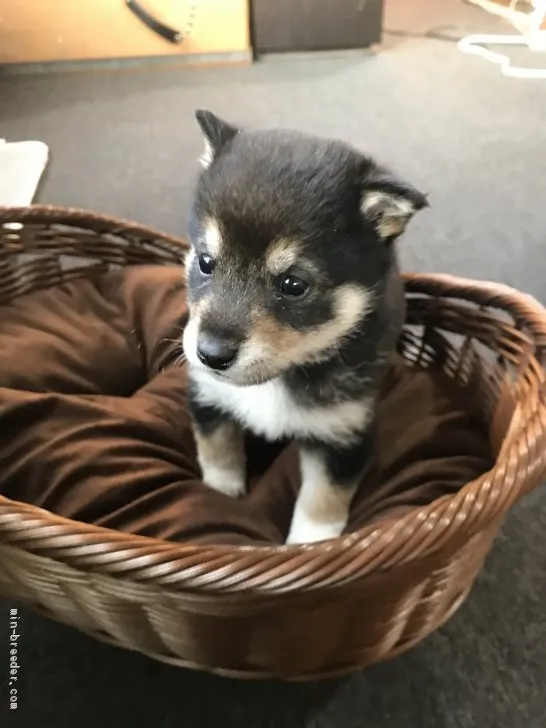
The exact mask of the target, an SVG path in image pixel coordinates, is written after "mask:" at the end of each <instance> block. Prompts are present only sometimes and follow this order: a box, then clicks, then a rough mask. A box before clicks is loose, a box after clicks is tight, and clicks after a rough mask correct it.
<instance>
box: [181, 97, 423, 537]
mask: <svg viewBox="0 0 546 728" xmlns="http://www.w3.org/2000/svg"><path fill="white" fill-rule="evenodd" d="M197 119H198V122H199V125H200V127H201V130H202V132H203V134H204V137H205V153H204V155H203V158H202V162H203V166H204V170H203V171H202V173H201V174H200V177H199V180H198V183H197V188H196V192H195V198H194V203H193V208H192V217H191V226H190V237H191V243H192V247H191V251H190V253H189V255H188V259H187V277H188V287H189V306H190V318H189V322H188V325H187V327H186V329H185V332H184V351H185V354H186V357H187V361H188V365H189V372H190V382H191V387H190V392H191V396H190V400H191V408H192V414H193V418H194V422H195V437H196V442H197V449H198V455H199V463H200V466H201V469H202V474H203V479H204V481H205V483H207V485H208V486H210V487H211V488H215V489H216V490H219V491H221V492H222V493H225V494H226V495H229V496H233V497H237V496H240V495H242V494H243V493H244V491H245V455H244V449H243V428H248V429H250V430H252V431H254V432H255V433H256V434H258V435H261V436H263V437H265V438H267V439H269V440H274V439H284V438H292V439H295V440H296V441H297V442H298V444H299V448H300V458H301V490H300V493H299V496H298V499H297V503H296V507H295V511H294V515H293V519H292V524H291V527H290V532H289V534H288V538H287V541H288V542H289V543H301V542H310V541H320V540H323V539H328V538H333V537H335V536H338V535H339V534H340V533H341V532H342V530H343V528H344V527H345V525H346V523H347V518H348V513H349V507H350V504H351V500H352V498H353V495H354V493H355V490H356V487H357V484H358V481H359V478H360V477H361V475H362V473H363V471H364V470H365V467H366V464H367V463H368V461H369V459H370V456H371V454H372V450H373V447H374V411H375V400H376V397H377V395H378V391H379V388H380V386H381V383H382V379H383V377H384V375H385V373H386V370H387V367H388V364H389V359H390V356H391V354H392V352H393V350H394V348H395V345H396V341H397V338H398V336H399V332H400V328H401V325H402V322H403V319H404V296H403V290H402V284H401V281H400V278H399V274H398V270H397V266H396V259H395V250H394V242H395V240H396V238H397V237H398V236H399V235H400V234H401V233H402V232H403V230H404V229H405V227H406V225H407V223H408V221H409V220H410V218H411V217H412V215H413V214H414V213H415V212H416V211H417V210H419V209H421V208H422V207H424V206H425V205H426V201H425V198H424V197H423V195H422V194H420V193H419V192H417V191H416V190H415V189H413V188H412V187H410V186H409V185H407V184H405V183H403V182H401V181H400V180H398V179H395V178H394V177H393V176H392V175H391V174H390V173H388V172H387V171H386V170H385V169H383V168H381V167H379V166H378V165H377V164H376V163H374V162H373V160H371V159H370V158H369V157H367V156H364V155H363V154H361V153H359V152H358V151H356V150H355V149H352V148H351V147H350V146H347V145H345V144H343V143H341V142H338V141H332V140H327V139H321V138H317V137H313V136H310V135H306V134H301V133H297V132H293V131H282V130H275V131H246V130H243V129H238V128H235V127H233V126H231V125H230V124H228V123H226V122H224V121H222V120H220V119H218V118H217V117H216V116H214V115H213V114H211V113H210V112H205V111H199V112H197Z"/></svg>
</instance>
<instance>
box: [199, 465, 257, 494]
mask: <svg viewBox="0 0 546 728" xmlns="http://www.w3.org/2000/svg"><path fill="white" fill-rule="evenodd" d="M202 471H203V481H204V482H205V485H208V487H209V488H212V489H213V490H217V491H218V492H219V493H223V494H224V495H227V496H229V497H230V498H240V497H241V496H242V495H244V493H245V490H246V484H245V473H244V471H241V470H232V469H228V468H222V467H218V466H216V465H210V464H208V465H206V466H204V467H202Z"/></svg>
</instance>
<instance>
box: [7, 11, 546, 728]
mask: <svg viewBox="0 0 546 728" xmlns="http://www.w3.org/2000/svg"><path fill="white" fill-rule="evenodd" d="M420 4H421V5H422V4H423V3H422V2H421V3H420ZM466 17H467V18H470V19H471V20H472V21H475V20H476V18H477V17H478V16H477V15H476V14H475V11H474V10H472V13H471V14H469V15H467V16H465V18H466ZM480 17H481V16H480ZM394 19H395V20H396V18H394ZM390 20H392V18H390ZM459 20H460V18H458V21H459ZM445 22H449V19H446V20H445ZM485 25H486V23H485V21H484V23H483V24H481V26H480V25H479V24H477V25H475V26H474V30H481V29H482V28H483V27H484V26H485ZM397 27H399V26H397ZM417 30H419V28H417ZM465 30H469V28H468V27H467V28H465ZM0 100H1V101H0V103H1V106H0V135H2V136H6V137H7V138H8V139H10V140H17V139H26V138H39V139H41V140H43V141H45V142H47V143H48V144H49V145H50V147H51V164H50V167H49V170H48V173H47V176H46V179H45V181H44V184H43V185H42V188H41V191H40V199H41V200H42V201H44V202H51V203H59V204H63V205H78V206H84V207H90V208H95V209H98V210H103V211H105V212H110V213H114V214H116V215H121V216H125V217H129V218H134V219H138V220H140V221H142V222H145V223H149V224H151V225H154V226H158V227H160V228H163V229H165V230H168V231H171V232H175V233H180V232H183V231H184V228H185V219H186V209H187V204H188V199H189V194H190V185H191V179H192V175H193V174H194V171H195V169H196V165H195V159H196V157H197V156H198V154H199V153H200V147H201V145H200V139H199V135H198V132H197V129H196V126H195V123H194V121H193V118H192V113H193V110H194V109H195V108H196V107H207V108H210V109H213V110H214V111H216V112H217V113H219V114H222V115H225V116H226V117H228V118H230V119H234V120H237V121H240V122H243V123H247V124H256V125H261V126H265V125H279V124H280V125H284V126H296V127H299V128H303V129H309V130H312V131H315V132H319V133H323V134H332V135H336V136H340V137H343V138H345V139H347V140H349V141H351V142H353V143H355V144H357V145H359V146H361V147H363V148H364V149H367V150H369V151H370V152H372V153H374V154H376V155H377V156H379V157H380V158H381V159H382V160H384V161H385V162H387V163H389V164H391V165H394V166H395V167H396V168H397V169H398V170H399V171H400V172H401V173H402V174H404V175H406V176H407V177H408V179H409V180H411V181H412V182H414V183H415V184H417V185H419V186H420V187H421V188H422V189H423V190H425V191H427V192H429V193H430V202H431V205H432V207H431V209H430V210H429V211H427V212H425V213H423V214H422V215H421V217H420V218H419V219H418V220H417V221H416V222H415V224H414V225H412V227H411V230H410V232H409V234H408V235H407V238H406V240H405V241H404V243H403V264H404V267H405V268H406V269H410V270H429V271H430V270H443V271H448V272H451V273H455V274H461V275H468V276H475V277H483V278H492V279H497V280H500V281H504V282H506V283H509V284H512V285H514V286H517V287H520V288H523V289H525V290H527V291H529V292H531V293H533V294H534V295H536V296H537V297H538V298H540V299H541V300H543V301H546V281H545V280H544V272H543V271H544V269H545V265H544V260H545V250H546V248H545V246H546V240H545V230H546V207H545V200H546V173H545V171H546V166H545V161H544V149H545V144H546V123H545V120H546V83H545V82H541V81H518V80H511V79H506V78H503V77H502V76H501V75H500V74H499V72H498V70H497V68H496V67H494V66H492V65H490V64H487V63H485V62H484V61H481V60H479V59H475V58H470V57H466V56H462V55H461V54H460V53H459V52H458V51H457V49H456V47H455V45H454V44H452V43H447V42H438V41H432V40H421V39H400V38H397V39H396V40H393V39H392V38H391V39H390V40H389V42H388V43H387V44H386V47H385V49H384V50H383V52H381V53H379V54H377V55H375V56H366V57H354V56H353V57H351V58H344V59H327V60H326V59H314V60H298V61H294V60H291V61H289V62H288V61H285V62H275V63H268V64H265V65H256V66H254V67H252V68H246V69H208V70H200V71H198V72H196V71H187V70H181V69H172V70H164V69H163V70H160V69H148V70H132V71H125V72H121V71H103V70H101V71H95V72H86V73H78V74H68V75H66V74H65V75H48V76H46V75H37V76H30V75H25V76H7V75H6V76H3V77H2V76H0ZM8 606H9V605H8V604H7V603H6V602H4V603H2V604H1V606H0V614H4V615H6V616H4V617H2V625H3V627H5V626H6V625H7V609H8ZM545 606H546V491H545V490H544V488H543V489H542V490H539V491H537V492H535V493H534V494H533V495H531V496H530V497H528V498H527V499H526V500H525V502H523V503H522V504H520V505H519V506H518V507H517V508H516V509H515V511H514V512H513V514H512V515H511V516H510V518H509V519H508V521H507V522H506V524H505V526H504V528H503V531H502V535H501V536H500V538H499V540H498V541H497V543H496V545H495V548H494V550H493V553H492V555H491V557H490V559H489V561H488V563H487V566H486V568H485V570H484V572H483V574H482V576H481V578H480V580H479V583H478V584H477V586H476V588H475V590H474V591H473V593H472V595H471V597H470V598H469V600H468V602H467V604H466V605H465V606H464V607H463V608H462V609H461V611H460V612H459V613H458V614H457V616H456V617H455V618H454V619H452V621H451V622H450V623H449V624H448V625H447V626H446V627H444V628H443V629H442V630H440V631H439V632H438V633H437V634H435V635H433V636H432V637H430V638H429V639H428V640H427V641H426V642H425V643H424V644H422V645H420V646H419V647H417V648H415V649H414V650H412V651H411V652H410V653H408V654H406V655H404V656H402V657H400V658H398V659H397V660H394V661H392V662H389V663H386V664H383V665H380V666H376V667H373V668H370V669H368V670H366V671H364V672H362V673H359V674H356V675H354V676H352V677H349V678H345V679H343V680H339V681H335V682H330V683H321V684H318V685H303V686H287V685H280V684H274V683H271V684H245V683H238V682H233V681H228V680H220V679H216V678H212V677H209V676H206V675H201V674H196V673H191V672H186V671H182V670H177V669H174V668H169V667H165V666H162V665H158V664H155V663H153V662H151V661H149V660H147V659H145V658H143V657H140V656H138V655H133V654H131V653H126V652H122V651H119V650H115V649H113V648H108V647H105V646H102V645H99V644H96V643H94V642H92V641H91V640H89V639H87V638H85V637H83V636H81V635H79V634H77V633H76V632H73V631H71V630H69V629H67V628H65V627H61V626H58V625H56V624H53V623H50V622H48V621H46V620H44V619H40V618H37V617H35V616H33V615H31V614H30V613H28V612H25V613H24V617H23V620H22V623H21V629H20V633H21V638H20V664H21V670H20V673H21V677H20V679H21V684H20V696H19V699H20V707H19V710H18V712H17V715H14V714H13V713H9V714H7V718H8V720H5V719H0V723H1V724H2V725H17V726H21V727H22V728H41V726H44V728H45V727H47V728H69V727H72V726H79V727H80V728H88V727H89V728H91V727H93V728H96V726H100V728H114V727H116V728H119V726H122V728H125V727H126V726H127V728H129V727H130V728H170V727H172V728H179V727H180V728H182V727H183V728H215V727H216V726H218V725H222V726H225V727H226V728H232V727H233V728H236V727H237V728H304V727H305V728H362V727H363V726H366V728H390V727H391V726H392V727H393V728H429V727H430V728H474V727H475V726H478V725H482V724H483V725H484V726H485V728H515V727H518V728H519V727H520V726H539V725H542V724H543V721H544V714H545V713H546V691H545V689H544V685H545V684H546V620H545V617H544V613H545ZM0 644H4V645H6V644H7V641H6V640H5V638H2V642H1V643H0ZM2 654H3V655H4V657H2ZM7 664H8V657H7V648H6V647H4V648H2V650H0V679H2V680H4V679H5V676H6V668H7ZM4 687H5V686H4ZM5 708H6V696H5V693H3V694H2V695H0V715H2V713H3V711H4V710H5Z"/></svg>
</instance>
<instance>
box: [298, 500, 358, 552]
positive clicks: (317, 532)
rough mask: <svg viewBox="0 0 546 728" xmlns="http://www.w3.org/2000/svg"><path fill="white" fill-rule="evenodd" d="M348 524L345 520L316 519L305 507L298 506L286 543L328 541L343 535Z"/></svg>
mask: <svg viewBox="0 0 546 728" xmlns="http://www.w3.org/2000/svg"><path fill="white" fill-rule="evenodd" d="M346 525H347V524H346V523H345V521H341V522H337V523H326V522H320V521H315V520H313V519H312V518H310V517H309V516H308V515H307V514H306V513H305V512H304V511H303V509H301V508H298V507H297V506H296V509H295V510H294V515H293V517H292V523H291V525H290V531H289V532H288V536H287V538H286V543H287V544H296V543H315V542H317V541H327V540H328V539H331V538H337V537H338V536H341V534H342V532H343V529H344V528H345V526H346Z"/></svg>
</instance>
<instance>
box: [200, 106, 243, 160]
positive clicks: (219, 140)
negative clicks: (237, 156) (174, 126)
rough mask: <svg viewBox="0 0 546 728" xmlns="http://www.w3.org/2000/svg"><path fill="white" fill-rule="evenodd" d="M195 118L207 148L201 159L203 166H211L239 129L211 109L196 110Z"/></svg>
mask: <svg viewBox="0 0 546 728" xmlns="http://www.w3.org/2000/svg"><path fill="white" fill-rule="evenodd" d="M195 118H196V119H197V123H198V124H199V126H200V127H201V131H202V132H203V136H204V139H205V149H204V151H203V154H202V155H201V160H200V161H201V164H202V165H203V167H205V168H206V167H210V165H211V164H212V162H213V161H214V159H215V158H216V157H217V156H218V154H220V152H221V151H222V148H223V147H224V146H225V145H226V144H227V143H228V142H229V141H230V139H233V137H234V136H235V135H236V134H238V133H239V130H238V129H236V128H235V127H234V126H232V125H231V124H228V123H227V121H223V119H219V118H218V117H217V116H215V115H214V114H213V113H212V112H210V111H203V110H202V109H199V110H198V111H196V112H195Z"/></svg>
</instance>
